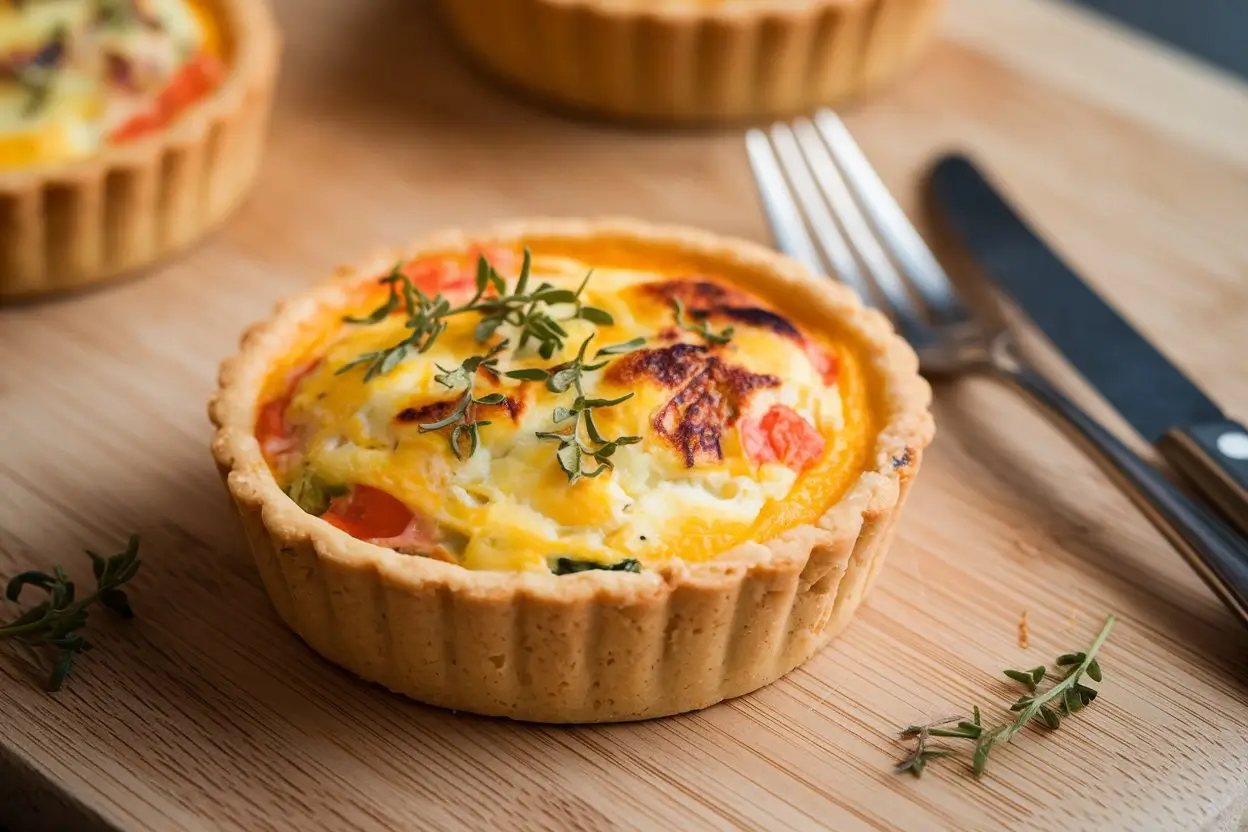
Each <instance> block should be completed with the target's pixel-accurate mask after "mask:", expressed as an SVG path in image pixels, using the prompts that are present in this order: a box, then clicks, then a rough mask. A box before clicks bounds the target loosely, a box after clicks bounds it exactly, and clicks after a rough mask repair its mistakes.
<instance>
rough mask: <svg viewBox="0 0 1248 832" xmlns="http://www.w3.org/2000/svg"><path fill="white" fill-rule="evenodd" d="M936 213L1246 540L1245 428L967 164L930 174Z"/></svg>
mask: <svg viewBox="0 0 1248 832" xmlns="http://www.w3.org/2000/svg"><path fill="white" fill-rule="evenodd" d="M930 186H931V193H932V196H933V197H934V199H935V202H936V205H937V207H938V208H939V210H940V211H941V213H942V214H943V215H944V217H945V219H946V220H948V222H949V225H950V227H951V229H952V230H953V232H954V233H955V234H956V236H957V237H958V238H960V241H961V242H962V243H963V245H964V247H965V249H966V251H967V253H968V254H969V255H970V257H971V259H972V260H973V261H974V262H975V263H976V264H977V265H978V266H979V267H980V268H981V270H982V271H983V273H984V275H985V276H986V277H987V278H988V279H989V280H990V281H991V282H992V283H993V284H994V285H995V286H997V287H998V288H999V289H1001V290H1002V291H1003V292H1004V293H1005V295H1006V296H1007V297H1009V298H1010V299H1011V300H1013V302H1014V303H1015V305H1017V307H1018V308H1019V309H1020V310H1021V311H1022V312H1023V313H1024V314H1025V315H1026V316H1027V317H1028V318H1029V319H1030V320H1031V321H1032V323H1034V324H1035V325H1036V326H1037V327H1038V328H1039V329H1040V330H1041V332H1043V333H1044V334H1045V336H1047V337H1048V339H1049V341H1050V342H1052V343H1053V345H1054V346H1056V347H1057V349H1058V350H1059V351H1060V352H1061V353H1062V354H1063V355H1064V356H1065V357H1066V359H1067V360H1068V361H1069V362H1070V364H1071V365H1073V366H1074V368H1075V369H1076V370H1078V371H1079V373H1080V374H1081V375H1083V377H1084V378H1085V379H1087V381H1088V382H1089V383H1091V385H1092V386H1093V387H1095V388H1096V389H1097V391H1098V392H1099V393H1100V394H1101V395H1102V396H1104V397H1105V399H1106V400H1107V401H1108V402H1109V403H1110V404H1111V405H1113V407H1114V408H1115V409H1116V410H1117V411H1118V412H1119V413H1121V414H1122V416H1123V417H1124V418H1125V419H1126V420H1127V421H1128V422H1129V423H1130V424H1131V425H1132V427H1134V428H1135V429H1136V430H1137V431H1138V432H1139V433H1140V434H1141V435H1142V436H1143V437H1144V438H1145V439H1147V440H1148V441H1149V442H1151V443H1152V444H1154V445H1155V446H1157V448H1158V450H1159V451H1160V452H1161V454H1162V456H1163V457H1164V458H1165V459H1166V460H1167V461H1169V462H1170V463H1171V464H1172V465H1173V466H1174V467H1175V468H1177V469H1178V470H1179V471H1180V472H1182V473H1183V474H1184V475H1186V476H1188V477H1189V478H1190V479H1191V480H1192V481H1193V483H1194V484H1195V485H1196V486H1197V487H1198V488H1199V489H1200V490H1201V492H1202V493H1203V494H1204V496H1205V497H1206V498H1208V499H1209V500H1210V502H1212V503H1213V504H1214V505H1215V506H1217V507H1218V508H1219V509H1221V511H1222V512H1223V513H1224V514H1226V516H1227V518H1228V519H1229V520H1231V521H1232V522H1233V523H1235V524H1236V525H1237V526H1238V527H1239V528H1240V529H1241V530H1242V531H1243V532H1244V534H1248V429H1246V428H1245V427H1244V426H1243V425H1242V424H1240V423H1238V422H1236V421H1234V420H1232V419H1230V418H1228V417H1227V416H1226V415H1225V414H1224V413H1223V412H1222V409H1221V408H1220V407H1218V405H1217V404H1215V403H1214V402H1213V400H1212V399H1210V398H1209V396H1208V395H1206V394H1205V392H1204V391H1202V390H1201V389H1200V388H1199V387H1197V386H1196V385H1195V384H1194V383H1193V382H1192V381H1191V380H1190V379H1189V378H1188V377H1187V376H1186V375H1184V374H1183V372H1182V371H1181V370H1180V369H1179V368H1178V367H1176V366H1175V365H1174V364H1173V363H1171V361H1170V360H1169V359H1168V358H1166V356H1165V355H1163V354H1162V353H1161V352H1160V351H1159V350H1158V349H1157V348H1156V347H1154V346H1153V345H1152V344H1151V343H1149V341H1148V340H1147V339H1145V338H1144V336H1143V335H1141V334H1140V333H1139V332H1138V331H1137V330H1136V329H1135V327H1133V326H1132V325H1131V323H1130V322H1128V321H1127V320H1126V319H1125V318H1123V317H1122V316H1121V315H1120V314H1119V313H1118V312H1117V311H1115V310H1114V308H1113V307H1111V306H1110V305H1109V304H1108V303H1107V302H1106V301H1105V300H1104V299H1103V298H1102V297H1101V296H1100V295H1099V294H1097V293H1096V291H1095V290H1094V289H1092V287H1091V286H1089V285H1088V284H1087V283H1085V282H1084V281H1083V280H1082V279H1081V278H1080V277H1079V276H1078V275H1077V274H1076V273H1075V272H1074V270H1073V269H1071V268H1070V266H1068V265H1067V264H1066V263H1065V262H1064V261H1063V260H1062V259H1061V257H1060V256H1058V255H1057V254H1056V253H1055V252H1054V251H1053V250H1052V249H1051V248H1050V247H1049V246H1048V244H1046V243H1045V242H1044V241H1043V240H1042V239H1041V238H1040V236H1039V235H1038V234H1037V233H1036V232H1035V231H1034V230H1033V229H1032V228H1031V227H1030V226H1028V225H1027V223H1026V222H1025V221H1024V220H1023V219H1022V218H1021V217H1019V216H1018V214H1017V213H1016V212H1015V211H1014V209H1013V208H1012V207H1011V206H1010V205H1009V203H1008V202H1006V201H1005V199H1004V198H1003V197H1002V196H1001V195H1000V193H998V192H997V190H996V189H995V188H994V187H993V185H992V184H991V183H990V182H989V181H988V180H987V178H986V177H985V176H984V175H983V173H981V172H980V171H979V169H978V168H976V166H975V165H974V164H973V163H972V162H971V161H970V160H969V159H967V158H966V157H965V156H961V155H956V154H955V155H949V156H946V157H944V158H942V159H940V160H939V161H938V162H937V163H936V165H935V167H934V168H933V169H932V173H931V179H930Z"/></svg>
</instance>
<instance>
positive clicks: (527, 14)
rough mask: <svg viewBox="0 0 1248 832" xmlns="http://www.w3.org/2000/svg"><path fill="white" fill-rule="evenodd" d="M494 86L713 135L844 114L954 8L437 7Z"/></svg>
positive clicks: (861, 1) (632, 0)
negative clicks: (839, 110)
mask: <svg viewBox="0 0 1248 832" xmlns="http://www.w3.org/2000/svg"><path fill="white" fill-rule="evenodd" d="M438 3H439V5H440V6H441V9H442V12H443V15H444V17H445V19H446V21H447V22H448V24H449V27H450V29H451V30H452V31H453V33H454V34H455V35H456V37H457V39H458V40H459V41H460V42H461V44H462V46H463V47H464V48H465V50H466V51H467V52H468V53H469V55H470V56H471V57H472V58H473V59H475V61H476V62H477V63H478V64H480V65H481V66H482V67H484V68H485V69H486V70H488V71H489V72H491V73H493V74H494V75H497V76H499V77H501V78H502V79H504V80H505V81H507V82H510V83H511V84H512V85H514V86H516V87H518V88H520V89H521V90H524V91H527V92H529V93H532V94H534V95H536V96H538V97H540V98H542V99H545V100H547V101H550V102H552V103H557V104H561V105H565V106H570V107H574V108H576V109H580V110H585V111H588V112H593V113H597V114H599V115H604V116H608V117H613V118H619V119H624V120H633V121H649V122H683V123H691V124H697V123H714V122H730V121H742V120H750V119H762V118H772V117H779V116H783V115H789V114H794V113H798V112H804V111H810V110H814V109H816V108H817V107H820V106H824V105H829V104H835V103H837V102H840V101H843V100H844V99H847V98H849V97H851V96H854V95H857V94H859V93H861V92H863V91H866V90H870V89H871V88H873V87H875V86H877V85H878V84H881V83H883V82H885V81H887V80H888V79H890V78H892V77H894V76H895V75H897V74H898V73H899V72H901V71H902V70H903V69H905V68H906V67H907V66H908V65H910V64H911V63H912V62H913V61H914V60H915V58H916V57H917V56H918V55H919V54H920V53H921V52H922V50H923V48H924V47H925V46H926V45H927V44H928V43H929V42H930V41H931V40H932V36H933V35H934V33H935V28H936V27H935V24H936V20H937V17H938V13H939V11H940V9H941V7H942V6H943V5H944V0H438Z"/></svg>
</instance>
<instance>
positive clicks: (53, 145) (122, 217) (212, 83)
mask: <svg viewBox="0 0 1248 832" xmlns="http://www.w3.org/2000/svg"><path fill="white" fill-rule="evenodd" d="M277 49H278V44H277V38H276V33H275V30H274V26H273V22H272V20H271V18H270V15H269V11H268V9H267V6H266V4H265V3H264V2H263V0H0V301H3V300H5V299H9V298H14V297H24V296H31V295H37V294H41V293H44V292H50V291H57V290H62V289H69V288H75V287H79V286H83V285H86V284H90V283H94V282H96V281H100V280H103V279H106V278H109V277H112V276H115V275H119V274H122V273H125V272H128V271H130V270H133V269H135V268H138V267H142V266H145V265H148V264H150V263H151V262H153V261H154V260H156V259H158V258H160V257H162V256H164V255H166V254H169V253H171V252H173V251H176V250H177V249H179V248H182V247H184V246H185V245H187V244H188V243H190V242H192V241H194V240H195V239H197V238H198V237H199V236H200V235H202V234H203V233H204V232H205V231H207V230H208V229H210V228H211V227H212V226H214V225H215V224H216V223H217V222H218V221H219V220H220V219H221V218H222V217H223V216H224V215H225V214H226V213H227V212H228V211H229V210H230V209H231V208H232V207H233V206H234V205H235V204H237V203H238V201H239V199H240V197H241V196H242V194H243V193H244V191H245V190H246V188H247V186H248V185H249V184H250V182H251V180H252V178H253V176H254V173H255V171H256V167H257V164H258V162H259V158H260V154H261V149H262V145H263V134H264V130H265V126H266V123H267V119H268V112H269V108H270V102H271V97H272V88H273V81H274V76H275V74H276V69H277Z"/></svg>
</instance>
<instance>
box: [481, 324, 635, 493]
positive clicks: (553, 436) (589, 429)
mask: <svg viewBox="0 0 1248 832" xmlns="http://www.w3.org/2000/svg"><path fill="white" fill-rule="evenodd" d="M592 340H594V336H593V335H592V334H591V335H590V336H589V337H588V338H586V339H585V340H584V341H582V342H581V348H580V349H579V350H578V351H577V353H576V358H575V359H573V360H572V361H570V362H568V363H567V364H563V365H561V366H559V367H557V368H553V369H551V370H543V369H540V368H530V369H522V370H511V371H510V372H507V373H505V375H506V376H508V377H509V378H515V379H520V380H523V381H543V380H544V381H545V382H546V389H547V390H550V391H551V392H552V393H566V392H568V391H569V390H573V391H575V393H576V398H575V399H573V401H572V406H571V407H564V406H562V405H560V406H558V407H556V408H555V410H554V414H553V416H554V421H555V424H556V425H558V424H561V423H563V422H566V421H568V420H569V419H571V420H572V426H571V428H570V429H568V430H564V431H539V432H538V434H537V436H538V438H539V439H550V440H554V441H556V442H558V443H559V448H558V450H556V451H555V457H556V459H557V460H558V461H559V467H560V468H561V469H562V470H563V473H565V474H567V476H568V482H570V483H573V482H576V481H577V480H579V479H580V478H581V477H591V478H592V477H596V476H598V475H599V474H601V473H602V472H603V471H607V470H609V469H611V468H612V467H614V463H612V461H611V457H612V455H614V454H615V452H616V450H617V449H619V448H621V447H623V446H625V445H635V444H637V443H638V442H640V441H641V437H640V436H617V437H616V438H615V439H607V438H606V437H604V436H603V435H602V434H601V433H600V432H599V430H598V425H597V424H595V423H594V410H595V409H597V408H603V407H615V406H616V405H617V404H622V403H624V402H626V401H628V400H629V399H631V398H632V397H633V394H632V393H626V394H624V395H623V396H620V397H619V398H618V399H590V398H586V397H585V389H584V387H583V386H582V377H583V376H584V374H585V373H592V372H595V371H597V370H601V369H602V368H603V367H605V366H607V364H608V363H610V362H609V361H599V360H598V359H600V358H610V357H611V356H613V355H623V354H624V353H628V352H632V351H633V350H635V349H637V348H638V347H640V346H641V345H642V344H644V343H645V342H646V341H645V339H644V338H634V339H633V340H631V341H625V342H624V343H622V344H612V345H611V346H607V347H603V348H602V349H600V350H598V351H597V352H595V353H594V361H593V363H590V364H587V363H585V353H586V351H587V350H588V349H589V342H590V341H592ZM582 425H583V426H584V428H585V436H586V438H587V439H588V442H586V441H584V440H582V439H581V427H582ZM586 457H588V458H589V459H592V460H594V461H595V462H597V463H598V464H597V466H596V467H594V468H592V469H590V470H586V469H585V459H586Z"/></svg>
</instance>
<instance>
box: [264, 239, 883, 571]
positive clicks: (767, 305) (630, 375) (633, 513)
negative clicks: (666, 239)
mask: <svg viewBox="0 0 1248 832" xmlns="http://www.w3.org/2000/svg"><path fill="white" fill-rule="evenodd" d="M604 261H606V262H604ZM348 296H349V297H350V298H351V299H352V300H351V303H350V304H349V306H348V308H341V307H333V308H322V309H320V311H319V312H318V314H316V315H313V316H311V317H310V318H309V319H308V320H307V321H305V323H304V324H303V325H302V328H301V330H300V334H299V337H298V338H297V339H296V341H295V343H294V348H293V350H292V352H291V353H290V354H289V355H288V357H287V358H286V359H285V361H283V362H282V363H281V364H280V365H279V366H277V367H275V368H274V369H273V370H272V371H271V372H270V374H269V376H268V377H267V380H266V382H265V385H264V390H263V392H262V394H261V397H260V401H259V402H258V403H257V405H258V406H257V416H256V423H255V431H256V438H257V439H258V441H259V443H260V446H261V449H262V451H263V454H264V458H265V460H266V461H267V463H268V465H269V467H270V468H271V469H272V471H273V474H274V476H275V477H276V479H277V481H278V483H279V485H281V486H282V488H283V490H285V492H286V493H287V494H288V495H289V496H290V497H291V499H293V500H294V501H295V502H296V503H298V504H299V506H300V507H301V508H303V509H304V510H305V511H307V512H309V513H311V514H314V515H317V516H320V517H321V518H323V519H324V520H326V521H327V522H329V523H330V524H332V525H334V526H336V527H337V528H339V529H341V530H343V531H345V532H347V533H348V534H351V535H353V536H354V537H356V538H359V539H362V540H366V541H369V542H371V543H374V544H377V545H380V546H385V547H390V548H393V549H396V550H398V551H400V552H403V553H407V554H412V555H424V556H429V557H434V558H438V559H441V560H445V561H448V562H452V563H457V564H460V565H462V566H464V567H467V568H469V569H486V570H513V571H514V570H550V571H553V572H555V573H557V574H565V573H568V572H576V571H582V570H585V569H614V570H620V571H642V570H644V569H646V568H647V567H649V566H651V565H653V564H656V563H659V562H663V561H667V560H670V559H676V558H680V559H684V560H686V561H704V560H709V559H712V558H715V557H716V556H718V555H721V554H723V553H725V552H727V551H728V550H730V549H732V548H733V547H734V546H735V545H737V544H739V543H742V542H744V541H767V540H770V539H772V538H774V537H776V536H777V535H779V534H780V533H782V532H784V531H785V530H787V529H789V528H792V527H794V526H796V525H799V524H801V523H815V522H818V518H819V517H820V515H821V514H822V513H823V512H824V511H826V510H827V508H828V507H829V506H830V505H832V504H833V503H834V502H835V501H837V500H838V499H840V497H841V495H842V494H843V493H844V492H845V491H846V490H847V489H848V488H849V486H850V485H851V484H852V483H853V482H854V481H855V479H856V478H857V476H858V475H859V474H860V473H861V471H862V470H863V468H864V466H865V465H866V463H867V456H868V453H869V451H870V448H871V445H872V443H873V442H874V440H875V434H876V432H877V430H878V428H877V426H876V424H875V423H876V418H875V415H874V414H875V413H876V411H877V410H878V408H877V406H876V405H875V403H874V400H873V395H874V394H873V390H872V388H873V385H872V383H871V379H870V378H869V377H868V374H867V368H866V366H865V363H866V362H864V361H863V360H862V359H861V358H860V355H859V353H858V351H857V349H856V348H855V346H854V344H853V342H852V339H848V338H845V339H838V338H836V337H834V336H835V333H823V332H817V331H813V330H812V329H810V328H806V327H803V326H802V325H801V324H800V323H799V322H798V316H797V315H795V314H791V313H790V312H787V311H785V310H783V309H782V308H781V305H779V304H775V303H772V302H770V301H769V300H767V299H764V298H760V297H757V296H755V295H754V294H751V293H750V292H748V291H746V290H745V289H743V288H741V287H740V286H738V285H736V284H734V283H732V282H731V281H730V280H728V279H727V278H725V277H721V276H717V275H715V274H703V273H690V272H688V271H686V270H684V269H682V268H679V267H677V265H670V266H669V265H665V264H664V263H663V262H661V261H659V260H656V261H655V262H641V263H637V262H633V263H622V264H621V263H615V262H610V258H606V257H596V256H594V253H593V252H592V251H588V252H587V251H581V250H573V249H569V250H566V251H565V250H560V249H559V248H558V247H557V246H547V247H542V248H540V249H539V250H538V251H536V252H534V253H533V254H532V255H531V256H530V254H529V252H528V251H527V250H524V251H523V252H522V251H520V250H510V249H497V250H495V249H492V250H489V251H486V252H473V253H471V254H460V253H448V254H446V255H436V256H426V257H422V258H420V259H417V260H413V261H408V262H401V263H399V264H397V265H396V266H395V268H394V270H393V271H392V272H391V273H389V274H386V275H382V276H379V277H377V278H376V279H371V278H370V279H369V280H367V281H366V282H364V283H362V284H359V285H358V286H356V287H354V288H353V289H352V290H351V292H350V294H349V295H348Z"/></svg>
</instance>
